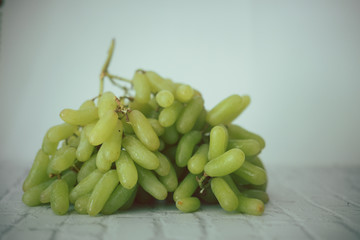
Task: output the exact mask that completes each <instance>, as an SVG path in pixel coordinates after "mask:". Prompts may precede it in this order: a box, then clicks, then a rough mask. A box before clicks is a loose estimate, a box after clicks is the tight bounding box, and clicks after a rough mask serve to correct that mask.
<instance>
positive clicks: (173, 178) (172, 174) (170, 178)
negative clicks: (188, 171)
mask: <svg viewBox="0 0 360 240" xmlns="http://www.w3.org/2000/svg"><path fill="white" fill-rule="evenodd" d="M158 178H159V180H160V182H161V183H162V184H163V185H164V186H165V188H166V190H167V191H168V192H174V191H175V190H176V188H177V186H178V184H179V182H178V179H177V175H176V171H175V168H174V166H173V165H172V164H170V171H169V174H168V175H165V176H158Z"/></svg>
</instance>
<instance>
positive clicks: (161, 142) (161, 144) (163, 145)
mask: <svg viewBox="0 0 360 240" xmlns="http://www.w3.org/2000/svg"><path fill="white" fill-rule="evenodd" d="M159 140H160V146H159V149H158V151H159V152H161V151H163V150H164V149H165V147H166V146H165V142H164V140H162V139H161V138H160V139H159Z"/></svg>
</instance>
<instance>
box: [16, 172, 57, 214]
mask: <svg viewBox="0 0 360 240" xmlns="http://www.w3.org/2000/svg"><path fill="white" fill-rule="evenodd" d="M53 181H55V178H51V179H49V180H47V181H46V182H42V183H40V184H38V185H35V186H33V187H31V188H29V189H27V190H26V192H24V194H23V195H22V201H23V203H25V204H26V205H28V206H29V207H34V206H38V205H40V204H41V202H40V195H41V193H42V191H44V190H45V189H46V188H47V187H48V186H49V185H50V184H51V183H52V182H53Z"/></svg>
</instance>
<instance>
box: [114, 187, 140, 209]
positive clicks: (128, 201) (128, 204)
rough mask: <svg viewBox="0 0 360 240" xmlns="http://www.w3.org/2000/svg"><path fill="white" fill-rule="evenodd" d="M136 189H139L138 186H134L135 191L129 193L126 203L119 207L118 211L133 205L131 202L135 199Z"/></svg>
mask: <svg viewBox="0 0 360 240" xmlns="http://www.w3.org/2000/svg"><path fill="white" fill-rule="evenodd" d="M138 190H139V187H136V188H135V191H133V193H132V194H131V196H130V198H129V199H128V200H127V201H126V203H125V204H124V205H122V206H121V207H120V208H119V211H125V210H127V209H129V208H131V206H132V205H133V203H134V201H135V197H136V194H137V192H138Z"/></svg>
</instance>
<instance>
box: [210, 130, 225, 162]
mask: <svg viewBox="0 0 360 240" xmlns="http://www.w3.org/2000/svg"><path fill="white" fill-rule="evenodd" d="M228 138H229V135H228V131H227V129H226V128H225V127H224V126H223V125H218V126H215V127H213V128H212V129H211V131H210V142H209V155H208V158H209V160H212V159H213V158H216V157H218V156H220V155H221V154H223V153H224V152H225V151H226V148H227V144H228Z"/></svg>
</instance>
